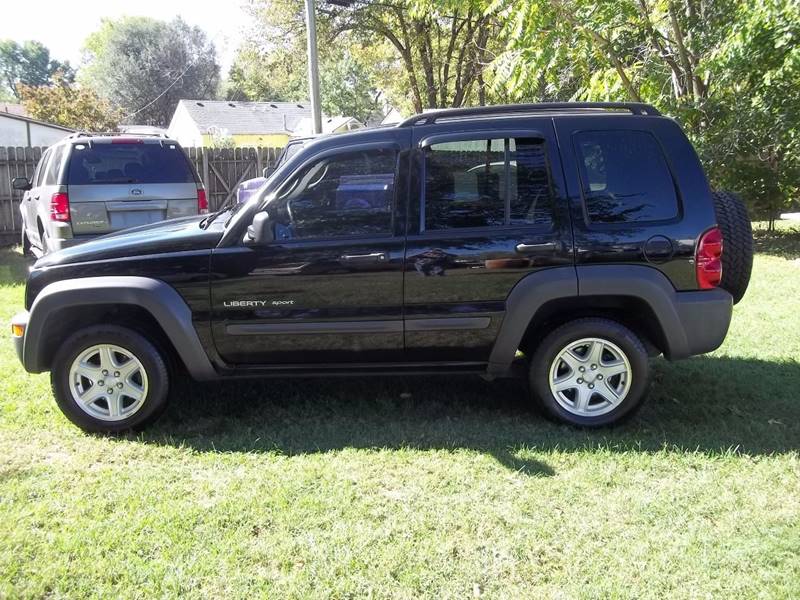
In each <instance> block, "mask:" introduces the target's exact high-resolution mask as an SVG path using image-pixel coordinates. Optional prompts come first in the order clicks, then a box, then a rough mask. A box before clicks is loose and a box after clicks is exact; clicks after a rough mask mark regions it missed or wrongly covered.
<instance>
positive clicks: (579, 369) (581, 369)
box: [578, 367, 586, 373]
mask: <svg viewBox="0 0 800 600" xmlns="http://www.w3.org/2000/svg"><path fill="white" fill-rule="evenodd" d="M585 370H586V367H578V371H580V372H581V373H583V372H584V371H585Z"/></svg>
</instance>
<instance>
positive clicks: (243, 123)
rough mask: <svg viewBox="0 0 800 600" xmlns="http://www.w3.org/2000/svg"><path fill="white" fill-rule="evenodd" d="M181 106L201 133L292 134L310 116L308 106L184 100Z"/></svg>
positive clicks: (308, 104) (281, 103)
mask: <svg viewBox="0 0 800 600" xmlns="http://www.w3.org/2000/svg"><path fill="white" fill-rule="evenodd" d="M179 105H180V106H183V107H184V108H185V109H186V112H187V113H188V114H189V116H190V117H191V119H192V120H193V121H194V122H195V123H197V126H198V128H199V129H200V133H210V132H213V131H215V130H217V131H219V132H220V133H224V134H227V135H236V134H259V133H262V134H269V133H291V132H292V131H294V129H295V127H296V126H297V124H298V123H299V122H300V120H301V119H302V118H303V117H310V116H311V104H310V103H308V102H229V101H227V100H181V101H180V102H179Z"/></svg>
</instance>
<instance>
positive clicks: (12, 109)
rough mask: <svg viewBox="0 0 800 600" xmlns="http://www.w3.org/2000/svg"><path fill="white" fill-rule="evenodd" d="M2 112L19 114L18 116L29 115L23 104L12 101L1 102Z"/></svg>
mask: <svg viewBox="0 0 800 600" xmlns="http://www.w3.org/2000/svg"><path fill="white" fill-rule="evenodd" d="M0 113H9V114H12V115H17V116H18V117H27V116H28V111H27V110H25V107H24V106H22V104H13V103H10V102H0Z"/></svg>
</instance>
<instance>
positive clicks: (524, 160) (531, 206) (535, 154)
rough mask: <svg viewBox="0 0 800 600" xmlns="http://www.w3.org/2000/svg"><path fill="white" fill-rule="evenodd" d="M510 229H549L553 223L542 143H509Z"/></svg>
mask: <svg viewBox="0 0 800 600" xmlns="http://www.w3.org/2000/svg"><path fill="white" fill-rule="evenodd" d="M509 159H510V161H511V172H510V175H511V184H510V188H511V189H510V195H511V203H510V204H511V207H510V208H511V216H510V222H511V224H512V225H549V224H550V223H551V221H552V219H553V217H552V215H553V188H552V186H551V185H550V175H549V171H548V169H547V154H546V153H545V146H544V140H540V139H534V138H531V139H525V138H523V139H516V140H509Z"/></svg>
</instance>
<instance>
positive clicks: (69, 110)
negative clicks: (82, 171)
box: [19, 75, 120, 131]
mask: <svg viewBox="0 0 800 600" xmlns="http://www.w3.org/2000/svg"><path fill="white" fill-rule="evenodd" d="M19 94H20V97H21V99H22V104H23V105H24V106H25V109H26V110H27V111H28V114H29V115H30V116H31V117H33V118H34V119H39V120H41V121H47V122H48V123H56V124H58V125H63V126H64V127H70V128H72V129H78V130H82V131H115V130H116V129H117V125H118V124H119V119H120V115H119V113H118V112H117V111H116V110H115V109H113V108H112V107H111V105H110V104H109V103H108V102H107V101H105V100H103V99H102V98H100V97H98V96H97V94H95V93H94V92H93V91H91V90H89V89H86V88H85V87H76V86H74V85H72V84H70V83H69V82H68V81H67V80H66V79H64V78H59V77H58V75H56V77H55V81H54V82H53V84H52V85H40V86H28V85H24V84H20V85H19Z"/></svg>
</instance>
